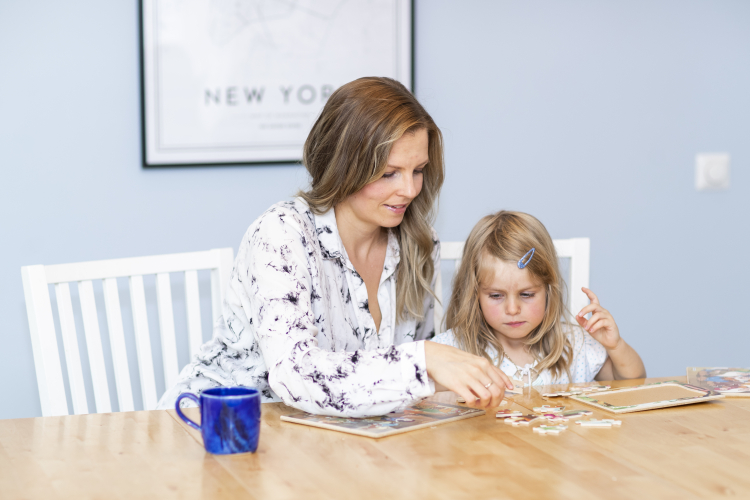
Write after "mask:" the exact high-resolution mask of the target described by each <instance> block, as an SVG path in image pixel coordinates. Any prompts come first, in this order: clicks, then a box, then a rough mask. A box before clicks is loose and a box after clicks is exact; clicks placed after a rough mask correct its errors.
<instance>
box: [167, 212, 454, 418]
mask: <svg viewBox="0 0 750 500" xmlns="http://www.w3.org/2000/svg"><path fill="white" fill-rule="evenodd" d="M433 239H434V240H435V246H434V251H433V255H432V258H433V259H434V261H435V269H436V270H439V269H440V265H439V263H440V260H439V259H440V244H439V243H438V241H437V238H436V237H435V236H434V232H433ZM398 263H399V245H398V240H397V239H396V236H395V235H394V234H393V232H392V231H389V232H388V247H387V250H386V256H385V265H384V266H383V273H382V275H381V277H380V285H379V286H378V292H377V293H378V305H379V306H380V312H381V314H382V320H381V322H380V331H378V330H377V329H376V328H375V322H374V321H373V319H372V316H371V315H370V310H369V307H368V303H367V287H366V286H365V283H364V280H363V279H362V278H361V277H360V275H359V274H358V273H357V271H356V270H355V269H354V266H353V265H352V263H351V261H350V260H349V258H348V256H347V254H346V250H345V249H344V245H343V244H342V242H341V238H340V237H339V232H338V228H337V226H336V217H335V214H334V211H333V210H330V211H328V212H327V213H325V214H323V215H314V214H313V213H312V212H311V211H310V209H309V208H308V206H307V204H306V203H305V202H304V201H303V200H301V199H295V200H294V201H290V202H282V203H278V204H276V205H274V206H272V207H271V208H270V209H268V210H267V211H266V212H265V213H264V214H263V215H261V216H260V217H259V218H258V219H257V220H256V221H255V222H253V223H252V225H250V228H249V229H248V230H247V232H246V233H245V236H244V238H243V239H242V243H240V247H239V249H238V251H237V258H236V259H235V261H234V268H233V270H232V275H231V279H230V283H229V288H228V290H227V291H226V298H225V300H224V304H223V316H222V317H221V318H219V319H218V320H217V321H216V324H215V325H214V332H213V338H212V339H211V340H210V341H209V342H207V343H206V344H204V345H203V347H202V348H201V352H200V354H198V355H197V356H196V357H195V358H194V359H193V360H192V362H191V363H190V364H189V365H187V366H186V367H185V368H184V369H183V370H182V372H181V373H180V376H179V380H178V382H177V384H176V385H175V386H173V387H171V388H169V389H168V390H167V392H166V393H165V394H164V395H163V396H162V398H161V400H160V401H159V408H174V404H175V401H176V399H177V397H178V396H179V395H180V394H181V393H183V392H193V393H196V394H197V393H200V392H201V391H202V390H204V389H208V388H210V387H217V386H220V385H222V386H233V385H243V386H248V387H255V388H257V389H258V390H259V391H260V392H261V394H262V401H263V402H271V401H279V399H281V400H282V401H283V402H284V403H285V404H287V405H289V406H293V407H295V408H298V409H300V410H304V411H307V412H310V413H316V414H320V415H333V416H347V417H364V416H372V415H383V414H386V413H388V412H390V411H394V410H400V409H402V408H404V407H405V406H407V405H408V404H410V403H411V402H413V401H414V400H417V399H421V398H424V397H426V396H429V395H431V394H433V393H434V392H435V386H434V383H433V382H432V381H431V380H430V379H429V378H428V376H427V369H426V365H425V353H424V342H414V341H422V340H425V339H428V338H430V337H432V336H433V335H434V334H435V332H434V328H433V324H434V320H433V317H434V302H433V298H432V297H431V296H428V297H425V302H424V319H421V320H416V319H414V318H410V319H407V320H405V321H403V322H401V323H397V322H396V312H397V311H396V270H397V268H398ZM433 287H434V281H433ZM183 402H186V403H187V404H191V403H189V402H188V401H187V400H183Z"/></svg>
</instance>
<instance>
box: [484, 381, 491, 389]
mask: <svg viewBox="0 0 750 500" xmlns="http://www.w3.org/2000/svg"><path fill="white" fill-rule="evenodd" d="M491 385H492V380H490V382H489V384H487V385H485V386H484V388H485V389H489V388H490V386H491Z"/></svg>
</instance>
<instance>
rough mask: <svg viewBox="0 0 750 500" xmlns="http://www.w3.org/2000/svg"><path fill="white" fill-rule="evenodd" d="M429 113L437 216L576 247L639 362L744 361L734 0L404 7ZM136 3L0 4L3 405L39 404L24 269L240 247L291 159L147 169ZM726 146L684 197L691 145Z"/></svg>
mask: <svg viewBox="0 0 750 500" xmlns="http://www.w3.org/2000/svg"><path fill="white" fill-rule="evenodd" d="M416 7H417V17H416V43H417V46H416V47H417V48H416V61H417V62H416V78H417V87H416V93H417V96H418V97H419V98H420V99H421V100H422V102H423V103H424V104H425V106H426V107H427V108H428V110H429V111H430V112H431V113H432V114H433V117H434V118H435V119H436V121H437V122H438V124H439V125H440V126H441V127H442V129H443V131H444V133H445V138H446V151H447V165H448V167H447V169H448V177H447V182H446V185H445V188H444V190H443V195H442V201H441V206H440V215H439V220H438V223H437V229H438V232H439V234H440V235H441V237H442V238H443V239H444V240H458V239H463V238H465V237H466V235H467V234H468V232H469V230H470V228H471V226H472V225H473V223H474V222H475V221H476V220H477V219H478V218H479V217H481V216H482V215H485V214H486V213H488V212H490V211H494V210H498V209H501V208H509V209H517V210H523V211H527V212H530V213H532V214H534V215H536V216H537V217H539V218H540V219H541V220H542V221H543V222H544V223H545V224H546V225H547V227H548V229H549V231H550V233H551V234H552V236H553V237H557V238H562V237H573V236H589V237H590V238H591V239H592V263H591V284H592V288H593V289H594V290H595V291H596V292H597V293H598V294H599V295H600V297H601V299H602V302H603V304H604V305H605V307H608V308H609V309H610V310H611V311H612V313H613V314H614V316H615V319H616V320H617V321H618V324H619V325H620V328H621V331H622V333H623V336H624V337H625V338H626V339H627V340H628V341H629V342H631V343H632V344H633V345H634V346H635V347H636V348H637V349H638V350H639V352H640V353H641V354H642V356H643V358H644V360H645V362H646V365H647V368H648V370H649V374H650V375H653V376H666V375H681V374H683V373H684V369H685V367H686V366H691V365H743V366H748V365H750V356H748V354H747V353H748V352H750V336H748V335H747V333H746V332H747V329H746V326H745V321H743V319H744V315H743V312H742V311H743V310H744V307H746V304H747V302H748V298H750V297H749V295H750V293H749V292H748V287H747V286H746V282H747V281H748V278H750V270H749V269H748V264H747V263H746V262H747V261H746V260H745V259H744V258H742V254H743V250H744V249H745V248H746V247H747V245H748V236H747V234H748V233H747V229H746V225H747V217H748V213H749V210H750V188H749V187H748V181H750V179H749V176H748V170H747V168H746V165H748V163H749V162H750V142H748V135H749V133H750V91H749V90H748V89H750V30H748V29H747V26H748V25H750V3H748V2H746V1H745V0H735V1H730V0H705V1H688V0H670V1H667V0H642V1H636V0H628V1H625V0H622V1H619V2H615V1H602V0H599V1H583V0H581V1H573V0H568V1H566V2H558V1H554V0H545V1H528V2H506V1H502V2H501V1H495V0H487V1H469V0H466V1H463V2H456V1H438V0H418V1H417V6H416ZM137 16H138V13H137V2H136V1H135V0H130V1H119V2H99V1H93V0H89V1H86V0H76V1H73V2H51V1H26V2H19V1H11V0H2V1H0V166H1V167H2V170H0V172H1V173H2V177H1V179H2V182H0V234H2V243H3V244H2V246H0V262H1V263H2V264H0V312H1V313H2V314H0V317H1V318H2V323H1V324H0V325H1V326H0V338H2V345H3V355H2V358H3V363H1V364H0V380H2V383H1V385H0V387H2V389H3V400H2V403H1V404H0V418H14V417H32V416H38V415H40V414H41V410H40V404H39V400H38V396H37V392H36V377H35V373H34V366H33V358H32V353H31V343H30V341H29V337H28V335H29V333H28V324H27V320H26V312H25V305H24V299H23V289H22V285H21V276H20V267H21V266H22V265H28V264H38V263H43V264H53V263H61V262H75V261H84V260H93V259H103V258H115V257H126V256H137V255H150V254H159V253H167V252H180V251H190V250H203V249H207V248H215V247H223V246H234V247H235V248H236V245H237V244H238V242H239V240H240V237H241V236H242V233H243V231H244V229H245V228H246V227H247V225H248V224H249V223H250V222H251V221H252V220H253V219H254V218H255V217H256V216H257V215H259V214H260V213H261V212H262V211H263V210H264V209H265V208H266V207H268V206H269V205H271V204H272V203H274V202H276V201H278V200H280V199H284V198H286V197H288V196H289V195H291V194H293V192H294V191H295V190H296V188H297V187H298V186H301V185H303V184H304V183H305V179H306V178H305V175H304V172H303V170H302V169H301V167H299V166H291V165H290V166H273V167H270V166H269V167H265V166H251V167H220V168H183V169H163V170H143V169H142V168H141V166H140V119H139V109H140V108H139V99H140V97H139V62H138V18H137ZM715 151H725V152H728V153H730V154H731V155H732V187H731V189H730V190H729V191H727V192H723V193H698V192H696V191H695V190H694V187H693V169H694V156H695V154H696V153H698V152H715Z"/></svg>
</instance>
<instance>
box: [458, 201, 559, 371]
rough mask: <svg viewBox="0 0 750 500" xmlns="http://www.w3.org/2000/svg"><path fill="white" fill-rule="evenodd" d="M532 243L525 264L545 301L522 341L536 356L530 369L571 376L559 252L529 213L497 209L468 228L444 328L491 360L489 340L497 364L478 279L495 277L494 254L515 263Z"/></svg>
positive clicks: (500, 352) (495, 343)
mask: <svg viewBox="0 0 750 500" xmlns="http://www.w3.org/2000/svg"><path fill="white" fill-rule="evenodd" d="M532 248H534V249H535V251H534V255H533V257H532V258H531V260H530V262H529V263H528V265H527V266H526V267H525V269H527V270H528V271H529V273H531V275H532V276H533V278H534V279H536V280H538V281H540V282H541V283H542V284H543V285H545V287H546V289H547V304H546V308H545V313H544V319H543V320H542V323H541V324H540V325H539V326H538V327H537V328H535V329H534V330H532V331H531V333H529V335H528V337H527V338H526V339H525V340H524V343H525V344H526V345H527V346H528V347H529V351H530V352H531V354H532V355H533V356H534V359H536V361H537V366H536V367H535V368H534V369H535V370H536V371H537V373H541V372H542V371H543V370H545V369H549V370H550V371H551V372H552V375H553V377H554V378H557V377H559V376H560V375H562V373H563V372H565V373H567V374H568V376H570V369H569V368H570V361H571V359H572V347H571V345H570V341H569V340H568V338H567V335H566V333H565V330H566V328H565V323H570V321H569V320H568V318H569V314H568V312H567V309H566V308H565V297H564V290H565V284H564V281H563V278H562V276H561V274H560V268H559V265H558V261H557V252H555V245H554V244H553V243H552V238H550V235H549V233H547V229H546V228H545V227H544V225H543V224H542V223H541V222H539V220H537V219H536V218H535V217H533V216H531V215H529V214H525V213H521V212H508V211H501V212H498V213H496V214H493V215H488V216H486V217H484V218H483V219H482V220H480V221H479V222H478V223H477V225H476V226H474V229H472V230H471V234H470V235H469V238H468V239H467V240H466V245H465V246H464V252H463V257H462V259H461V265H460V267H459V269H458V271H457V273H456V276H455V278H454V279H453V292H452V293H451V299H450V303H449V305H448V311H447V313H446V318H445V322H446V327H447V328H449V329H451V330H453V334H454V335H455V337H456V340H457V341H458V344H459V346H460V347H461V349H463V350H464V351H467V352H470V353H472V354H476V355H477V356H484V357H485V358H487V359H490V361H492V359H491V358H490V356H489V355H488V354H487V347H488V346H490V345H491V346H493V347H494V348H495V349H497V352H498V363H501V362H502V359H503V354H504V350H503V347H502V345H501V344H500V342H499V341H498V339H497V337H496V336H495V333H494V332H493V330H492V328H490V326H489V325H488V324H487V322H486V321H485V319H484V316H483V315H482V310H481V308H480V306H479V292H480V288H481V286H482V283H489V282H490V281H491V280H492V279H493V276H494V269H493V268H492V262H491V259H492V258H493V257H494V258H496V259H500V260H503V261H506V262H511V263H513V265H516V264H517V263H518V261H519V259H521V258H522V257H523V256H524V255H525V254H526V253H527V252H528V251H529V250H531V249H532Z"/></svg>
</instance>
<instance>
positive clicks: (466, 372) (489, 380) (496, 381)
mask: <svg viewBox="0 0 750 500" xmlns="http://www.w3.org/2000/svg"><path fill="white" fill-rule="evenodd" d="M424 353H425V361H426V363H427V375H429V377H430V378H431V379H432V380H433V381H434V382H435V385H436V390H449V391H453V392H455V393H456V394H458V395H459V396H461V397H462V398H464V400H465V401H466V404H467V405H468V406H472V407H474V408H494V407H496V406H500V402H501V401H502V400H503V396H504V395H505V388H506V387H507V388H508V389H513V384H512V383H511V381H510V379H508V377H507V376H506V375H505V374H504V373H503V372H502V371H501V370H500V368H498V367H496V366H494V365H493V364H492V363H490V362H489V361H488V360H486V359H485V358H481V357H479V356H475V355H473V354H469V353H468V352H464V351H462V350H460V349H456V348H455V347H451V346H447V345H443V344H438V343H436V342H430V341H427V342H425V343H424Z"/></svg>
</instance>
